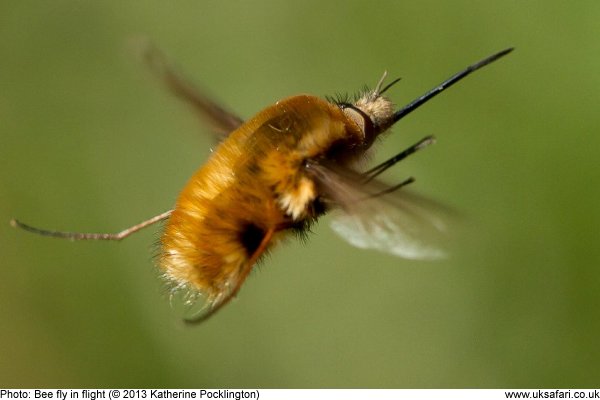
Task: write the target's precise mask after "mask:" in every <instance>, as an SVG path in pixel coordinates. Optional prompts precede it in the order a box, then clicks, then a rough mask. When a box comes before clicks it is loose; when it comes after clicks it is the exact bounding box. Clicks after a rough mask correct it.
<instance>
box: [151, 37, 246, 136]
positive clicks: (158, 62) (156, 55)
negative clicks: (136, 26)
mask: <svg viewBox="0 0 600 400" xmlns="http://www.w3.org/2000/svg"><path fill="white" fill-rule="evenodd" d="M140 47H142V49H141V53H142V57H143V59H144V61H145V63H146V64H147V65H148V66H149V67H150V69H151V70H152V72H154V74H155V75H156V76H157V77H159V78H160V79H161V80H162V81H163V82H164V83H165V84H166V86H167V88H168V89H169V90H170V91H171V92H172V93H173V94H174V95H175V96H177V97H179V98H180V99H182V100H184V101H185V102H187V103H188V104H189V105H190V106H192V108H193V109H194V110H195V111H196V112H197V113H198V114H199V116H200V118H201V119H203V120H204V121H206V122H207V123H208V124H209V125H210V126H211V128H212V130H213V132H214V134H215V137H216V139H217V140H218V141H221V140H223V139H225V138H226V137H227V136H228V135H229V134H230V133H231V132H233V131H234V130H236V129H237V128H239V126H240V125H242V123H243V122H244V121H243V120H242V119H241V118H240V117H238V116H237V115H235V114H233V113H231V112H229V111H227V110H226V109H225V108H224V107H222V106H220V105H219V104H217V103H215V102H214V101H213V100H211V99H210V98H209V97H208V96H206V95H204V94H203V93H202V92H201V91H200V90H198V89H197V88H196V87H194V85H193V84H191V83H190V82H188V81H186V80H185V79H184V78H183V77H182V76H181V74H180V73H178V71H177V70H176V69H175V68H174V67H173V65H172V64H171V63H170V62H169V60H168V59H167V58H166V57H165V55H164V54H163V53H162V52H161V51H160V50H159V49H157V48H156V47H154V46H153V45H151V44H148V43H144V44H142V45H141V46H140Z"/></svg>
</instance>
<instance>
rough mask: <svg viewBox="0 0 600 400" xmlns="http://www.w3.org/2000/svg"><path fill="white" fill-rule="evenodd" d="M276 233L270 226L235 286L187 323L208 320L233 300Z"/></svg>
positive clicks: (194, 323) (191, 323) (187, 320)
mask: <svg viewBox="0 0 600 400" xmlns="http://www.w3.org/2000/svg"><path fill="white" fill-rule="evenodd" d="M274 233H275V228H274V227H272V228H270V229H269V230H268V231H267V232H265V236H263V238H262V240H261V242H260V244H259V245H258V247H257V248H256V250H255V251H254V253H253V254H252V256H251V257H250V258H249V259H248V261H247V262H246V263H245V264H244V266H243V267H242V270H241V272H240V276H239V278H238V280H237V283H236V285H235V287H234V288H233V289H232V290H231V291H230V292H229V293H228V294H227V295H226V296H225V297H224V298H223V299H222V300H220V301H219V302H218V303H217V304H215V305H213V306H212V307H211V308H210V309H209V310H207V311H206V312H204V313H202V314H200V315H199V316H197V317H194V318H191V319H184V321H185V323H186V324H190V325H196V324H199V323H201V322H204V321H206V320H207V319H209V318H210V317H211V316H213V315H214V314H215V313H216V312H217V311H219V310H220V309H221V308H222V307H223V306H224V305H226V304H227V303H229V302H230V301H231V299H233V298H234V297H235V295H236V294H237V293H238V292H239V291H240V288H241V287H242V284H243V283H244V281H245V280H246V278H247V277H248V274H249V273H250V271H252V267H254V264H256V261H258V258H259V257H260V256H261V254H263V253H264V252H265V250H266V249H267V246H268V245H269V242H270V241H271V239H272V238H273V234H274Z"/></svg>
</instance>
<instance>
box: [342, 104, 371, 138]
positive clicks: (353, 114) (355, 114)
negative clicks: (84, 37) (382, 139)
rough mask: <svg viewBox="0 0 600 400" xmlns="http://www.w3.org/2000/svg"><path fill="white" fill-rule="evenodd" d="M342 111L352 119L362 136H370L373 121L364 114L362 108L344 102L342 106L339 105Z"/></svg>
mask: <svg viewBox="0 0 600 400" xmlns="http://www.w3.org/2000/svg"><path fill="white" fill-rule="evenodd" d="M340 108H341V109H342V111H343V112H344V114H345V115H346V117H348V118H349V119H350V120H352V121H354V123H355V124H356V125H357V126H358V128H359V129H360V131H361V132H362V134H363V135H364V138H365V139H366V138H367V136H370V135H371V134H372V131H373V122H372V121H371V118H369V116H368V115H367V114H365V113H364V112H363V111H362V110H360V109H358V108H356V107H355V106H354V105H352V104H344V107H341V106H340Z"/></svg>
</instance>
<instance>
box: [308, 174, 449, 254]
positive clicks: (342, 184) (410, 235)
mask: <svg viewBox="0 0 600 400" xmlns="http://www.w3.org/2000/svg"><path fill="white" fill-rule="evenodd" d="M308 170H310V171H311V172H312V174H313V176H314V177H315V178H316V180H317V181H318V182H319V184H320V186H321V187H320V190H321V193H324V194H325V196H326V199H325V200H327V201H328V202H330V203H332V205H333V206H334V207H333V208H334V213H333V215H332V217H333V220H332V222H331V227H332V229H333V230H334V232H336V233H337V234H338V235H339V236H341V237H342V238H343V239H345V240H346V241H348V242H349V243H350V244H352V245H353V246H356V247H359V248H368V249H376V250H379V251H383V252H386V253H390V254H393V255H396V256H400V257H403V258H408V259H438V258H443V257H445V256H446V251H444V250H443V249H444V247H445V246H444V244H446V241H447V236H446V230H447V224H446V222H445V220H446V219H448V218H447V217H448V216H449V215H448V216H447V215H444V214H445V213H446V212H447V210H444V209H442V208H443V207H442V206H440V205H437V204H436V203H434V202H433V201H430V200H427V199H425V198H422V197H420V196H417V195H414V194H411V193H409V192H407V191H406V190H405V189H404V188H402V189H399V190H396V191H393V192H391V193H387V192H385V191H386V190H389V189H390V188H391V186H389V185H386V184H384V183H382V182H378V181H371V182H368V183H364V181H365V178H364V177H363V176H362V175H361V174H359V173H358V172H356V171H352V170H349V169H342V168H340V167H338V166H334V165H329V166H327V165H323V164H321V163H318V164H316V165H310V167H309V169H308ZM384 192H385V194H381V193H384Z"/></svg>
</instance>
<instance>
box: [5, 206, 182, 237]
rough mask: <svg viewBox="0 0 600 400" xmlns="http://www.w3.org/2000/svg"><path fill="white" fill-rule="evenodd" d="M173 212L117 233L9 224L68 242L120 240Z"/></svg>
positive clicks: (14, 221) (18, 223) (21, 223)
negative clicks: (85, 231) (71, 230)
mask: <svg viewBox="0 0 600 400" xmlns="http://www.w3.org/2000/svg"><path fill="white" fill-rule="evenodd" d="M172 212H173V210H169V211H165V212H164V213H162V214H159V215H156V216H154V217H152V218H150V219H147V220H145V221H142V222H140V223H139V224H136V225H133V226H130V227H129V228H127V229H123V230H122V231H121V232H117V233H83V232H62V231H51V230H47V229H40V228H36V227H33V226H31V225H27V224H24V223H23V222H21V221H18V220H16V219H11V220H10V224H11V226H13V227H15V228H21V229H23V230H26V231H28V232H32V233H35V234H37V235H42V236H49V237H55V238H60V239H69V240H117V241H118V240H121V239H124V238H126V237H127V236H129V235H131V234H134V233H136V232H137V231H139V230H140V229H144V228H145V227H147V226H150V225H152V224H155V223H157V222H159V221H162V220H165V219H167V218H169V216H170V215H171V213H172Z"/></svg>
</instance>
